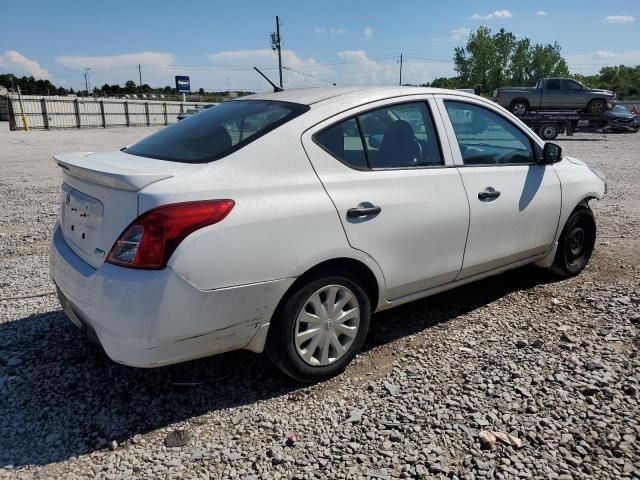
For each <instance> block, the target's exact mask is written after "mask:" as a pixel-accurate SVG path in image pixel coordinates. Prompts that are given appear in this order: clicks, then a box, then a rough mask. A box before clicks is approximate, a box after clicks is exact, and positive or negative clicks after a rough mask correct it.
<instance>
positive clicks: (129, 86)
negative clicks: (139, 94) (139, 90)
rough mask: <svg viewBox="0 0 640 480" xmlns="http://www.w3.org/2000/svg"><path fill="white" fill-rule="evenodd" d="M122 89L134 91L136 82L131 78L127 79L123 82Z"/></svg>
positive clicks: (127, 91) (129, 91) (128, 91)
mask: <svg viewBox="0 0 640 480" xmlns="http://www.w3.org/2000/svg"><path fill="white" fill-rule="evenodd" d="M124 91H125V92H126V93H136V82H134V81H133V80H127V81H126V83H125V84H124Z"/></svg>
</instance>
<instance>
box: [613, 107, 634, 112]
mask: <svg viewBox="0 0 640 480" xmlns="http://www.w3.org/2000/svg"><path fill="white" fill-rule="evenodd" d="M611 110H612V111H614V112H618V113H631V112H630V111H629V109H628V108H627V107H625V106H624V105H616V106H614V107H613V108H612V109H611Z"/></svg>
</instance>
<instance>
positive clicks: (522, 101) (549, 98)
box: [493, 78, 615, 115]
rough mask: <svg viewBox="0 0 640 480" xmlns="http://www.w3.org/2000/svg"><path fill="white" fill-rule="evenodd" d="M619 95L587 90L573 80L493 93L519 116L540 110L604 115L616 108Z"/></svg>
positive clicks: (546, 80)
mask: <svg viewBox="0 0 640 480" xmlns="http://www.w3.org/2000/svg"><path fill="white" fill-rule="evenodd" d="M614 99H615V94H614V93H613V92H610V91H609V90H595V89H592V88H587V87H585V86H584V85H582V84H581V83H580V82H577V81H575V80H572V79H570V78H543V79H540V80H538V83H536V86H535V87H504V88H498V89H496V90H494V92H493V101H494V102H496V103H498V104H500V105H502V106H503V107H505V108H508V109H509V110H511V111H512V112H513V113H515V114H516V115H524V114H525V113H527V112H529V111H532V110H534V111H540V110H578V111H580V112H582V111H584V112H588V113H596V114H598V113H604V112H606V111H607V110H608V109H610V108H611V107H612V106H613V100H614Z"/></svg>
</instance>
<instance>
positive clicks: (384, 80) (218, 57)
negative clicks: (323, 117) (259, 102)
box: [192, 49, 453, 91]
mask: <svg viewBox="0 0 640 480" xmlns="http://www.w3.org/2000/svg"><path fill="white" fill-rule="evenodd" d="M336 57H337V58H336V59H335V60H333V61H332V60H331V59H329V60H327V63H328V64H324V63H320V62H318V61H317V60H316V59H314V58H302V57H300V56H298V55H297V54H296V53H295V52H293V51H291V50H284V51H283V52H282V64H283V65H284V66H286V67H289V68H292V69H293V70H297V71H298V72H301V73H297V72H294V71H290V70H285V71H284V86H285V88H297V87H317V86H326V85H329V84H330V83H331V82H335V83H337V84H338V85H371V84H373V85H397V83H398V76H399V65H398V62H397V60H396V59H393V58H391V59H385V60H374V59H371V58H369V56H368V55H367V53H366V52H365V51H364V50H344V51H340V52H338V53H337V54H336ZM208 58H209V59H210V60H211V61H212V62H213V63H214V65H215V67H216V68H221V69H222V68H223V67H224V66H225V65H228V66H241V65H246V66H250V65H257V66H259V67H260V68H261V70H262V71H263V72H264V73H265V74H266V75H267V76H268V77H269V78H271V80H273V81H274V82H275V81H276V80H277V77H278V70H277V57H276V55H275V54H274V53H273V52H272V51H271V50H269V49H260V50H236V51H225V52H218V53H213V54H210V55H208ZM269 65H271V66H269ZM262 66H264V68H262ZM207 73H209V74H210V75H214V74H216V72H215V71H214V72H213V73H210V72H207ZM302 74H306V75H312V76H313V77H318V78H310V77H309V76H305V75H302ZM200 75H201V74H200ZM222 75H224V76H229V77H230V79H231V80H230V82H231V85H241V86H242V85H244V86H251V88H250V89H252V90H255V91H266V90H269V85H268V84H267V83H266V82H264V80H263V79H261V78H260V77H259V76H258V74H257V73H256V72H254V71H253V70H250V69H248V68H247V69H245V70H234V71H224V70H221V73H219V74H218V76H219V77H220V76H222ZM451 75H453V65H452V64H451V62H424V61H418V60H415V59H405V61H404V63H403V69H402V79H403V83H413V84H419V83H425V82H428V81H431V80H433V79H434V78H435V77H439V76H451ZM193 83H194V80H193V78H192V84H193Z"/></svg>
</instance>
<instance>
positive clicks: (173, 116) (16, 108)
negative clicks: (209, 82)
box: [7, 95, 207, 130]
mask: <svg viewBox="0 0 640 480" xmlns="http://www.w3.org/2000/svg"><path fill="white" fill-rule="evenodd" d="M7 101H8V107H9V128H10V129H11V130H24V129H25V125H24V120H23V113H24V119H26V122H27V124H28V126H29V128H34V129H44V130H52V129H58V128H107V127H147V126H153V125H169V124H172V123H175V122H177V121H178V119H177V117H178V115H179V114H180V113H183V112H185V111H186V110H187V109H189V108H196V107H201V106H203V105H207V104H206V103H192V102H175V101H174V102H171V101H169V102H163V101H157V100H149V101H146V100H126V99H122V98H92V97H87V98H69V97H39V96H35V95H34V96H32V95H23V96H22V101H21V100H20V99H19V98H18V96H17V95H9V96H8V99H7ZM23 108H24V111H23Z"/></svg>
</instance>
